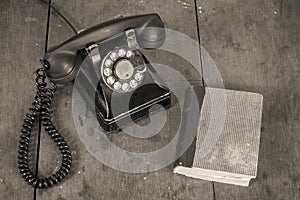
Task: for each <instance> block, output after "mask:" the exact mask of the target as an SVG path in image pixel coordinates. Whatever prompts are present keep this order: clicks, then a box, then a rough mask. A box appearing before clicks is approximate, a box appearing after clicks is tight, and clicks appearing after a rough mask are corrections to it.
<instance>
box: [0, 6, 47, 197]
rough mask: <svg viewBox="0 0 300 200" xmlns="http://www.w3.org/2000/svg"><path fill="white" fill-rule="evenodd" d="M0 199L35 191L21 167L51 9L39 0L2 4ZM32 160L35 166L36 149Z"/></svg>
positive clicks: (32, 154) (31, 152)
mask: <svg viewBox="0 0 300 200" xmlns="http://www.w3.org/2000/svg"><path fill="white" fill-rule="evenodd" d="M0 8H1V9H0V14H1V17H0V27H1V28H0V41H1V42H0V48H1V54H0V60H1V67H0V91H1V101H0V109H1V114H0V123H1V126H0V130H1V140H0V157H1V160H0V166H1V169H0V196H1V199H33V197H34V190H33V188H32V187H31V186H28V185H27V183H26V182H25V181H24V180H23V178H22V177H21V176H20V174H19V170H18V166H17V152H18V142H19V136H20V133H21V125H22V122H23V119H24V117H25V114H26V112H27V111H28V108H29V106H30V102H31V101H33V97H34V93H35V84H34V79H35V77H34V71H35V69H37V67H39V66H40V63H39V59H40V58H41V56H42V55H43V54H44V49H45V35H46V22H47V8H46V7H45V6H42V5H41V4H36V1H33V0H28V1H1V2H0ZM36 136H37V134H33V136H32V139H33V145H32V148H31V150H30V157H31V158H33V160H32V163H31V164H32V166H33V168H32V169H33V171H34V167H35V163H34V158H35V153H36V152H35V150H36V149H35V146H34V139H36V138H37V137H36Z"/></svg>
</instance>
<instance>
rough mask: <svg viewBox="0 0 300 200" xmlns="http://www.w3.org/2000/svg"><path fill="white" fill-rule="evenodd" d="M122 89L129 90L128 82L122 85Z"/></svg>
mask: <svg viewBox="0 0 300 200" xmlns="http://www.w3.org/2000/svg"><path fill="white" fill-rule="evenodd" d="M122 90H123V91H125V92H127V91H128V90H129V85H128V83H124V84H123V85H122Z"/></svg>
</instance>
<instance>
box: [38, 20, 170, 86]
mask: <svg viewBox="0 0 300 200" xmlns="http://www.w3.org/2000/svg"><path fill="white" fill-rule="evenodd" d="M128 29H135V30H136V39H137V41H138V43H139V46H140V48H143V49H153V48H158V47H160V46H161V45H162V44H163V43H164V40H165V31H164V24H163V22H162V20H161V18H160V17H159V15H158V14H146V15H138V16H130V17H124V18H117V19H114V20H112V21H108V22H105V23H102V24H99V25H96V26H94V27H91V28H89V29H86V30H84V31H82V32H80V33H79V34H77V35H75V36H73V37H72V38H70V39H68V40H67V41H65V42H63V43H62V44H60V45H58V46H55V47H52V48H50V49H49V50H48V51H47V52H46V54H45V55H44V60H45V62H47V63H48V64H49V66H50V67H49V69H48V70H47V71H46V73H47V76H48V77H49V79H50V80H51V81H53V82H55V83H64V82H68V81H71V80H73V79H74V78H75V77H76V74H77V71H78V69H77V68H76V67H75V66H76V62H77V61H78V53H77V52H78V51H79V50H81V49H85V48H86V47H87V45H88V44H93V43H94V44H97V43H100V42H102V41H104V40H106V39H108V38H110V37H112V36H114V35H116V34H118V33H121V32H124V31H126V30H128Z"/></svg>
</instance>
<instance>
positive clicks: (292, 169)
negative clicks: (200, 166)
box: [197, 0, 300, 200]
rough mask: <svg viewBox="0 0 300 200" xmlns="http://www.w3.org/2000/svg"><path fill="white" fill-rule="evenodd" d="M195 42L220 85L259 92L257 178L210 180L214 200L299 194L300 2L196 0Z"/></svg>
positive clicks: (266, 197)
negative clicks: (242, 182)
mask: <svg viewBox="0 0 300 200" xmlns="http://www.w3.org/2000/svg"><path fill="white" fill-rule="evenodd" d="M197 4H198V5H197V6H198V12H199V26H200V35H201V43H202V45H203V46H204V48H205V49H206V50H208V52H209V53H210V54H211V56H212V57H213V58H214V60H215V61H216V63H217V65H218V67H219V70H220V72H221V74H222V76H223V79H224V82H225V86H226V88H231V89H240V90H246V91H253V92H258V93H261V94H263V96H264V109H263V123H262V135H261V145H260V155H259V167H258V168H259V169H258V175H257V178H256V179H255V180H254V181H252V182H251V184H250V186H249V187H247V188H244V187H238V186H231V185H225V184H217V183H215V196H216V199H217V200H219V199H295V200H296V199H299V198H300V167H299V154H300V148H299V144H300V139H299V132H300V129H299V116H300V113H299V110H300V108H299V105H300V100H299V99H300V98H299V95H300V88H299V83H300V82H299V74H300V61H299V55H300V34H299V31H300V29H299V28H300V12H299V9H300V2H299V1H297V0H290V1H285V0H274V1H260V0H253V1H247V0H240V1H237V0H228V1H218V0H198V1H197Z"/></svg>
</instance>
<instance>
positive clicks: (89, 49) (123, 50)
mask: <svg viewBox="0 0 300 200" xmlns="http://www.w3.org/2000/svg"><path fill="white" fill-rule="evenodd" d="M165 34H166V33H165V31H164V24H163V22H162V21H161V18H160V17H159V15H157V14H146V15H138V16H131V17H122V18H117V19H114V20H112V21H108V22H105V23H103V24H99V25H96V26H94V27H91V28H89V29H86V30H84V31H82V32H80V33H78V34H77V35H75V36H74V37H72V38H70V39H68V40H66V41H65V42H63V43H62V44H60V45H58V46H54V47H52V48H50V49H49V50H48V51H47V52H46V53H45V55H44V58H43V59H42V61H41V62H42V64H43V68H40V69H38V70H37V71H36V85H37V94H36V96H35V101H34V102H33V104H32V108H30V109H29V113H28V114H27V115H26V119H25V120H24V123H23V129H22V134H21V140H20V143H19V154H18V158H19V161H18V163H19V170H20V173H21V174H22V176H23V177H24V179H25V180H26V181H27V182H28V183H29V184H30V185H32V186H33V187H35V188H47V187H50V186H53V185H55V184H57V183H59V182H60V181H61V180H62V179H63V178H64V177H65V176H67V174H68V173H69V171H70V169H71V161H72V158H71V152H70V149H69V146H68V145H67V143H66V141H65V140H64V138H63V137H62V136H61V135H60V133H59V132H58V130H57V129H56V128H55V126H54V124H53V123H52V120H51V116H50V106H51V101H52V98H53V96H54V92H55V89H56V83H65V82H69V81H73V80H74V79H75V78H76V81H75V84H74V86H75V87H76V88H77V89H78V91H79V92H80V94H81V96H82V97H83V98H84V100H85V101H86V102H87V105H88V106H89V107H90V108H91V109H94V110H95V114H96V116H97V119H98V121H99V124H100V126H101V127H102V128H103V129H104V130H105V131H106V132H107V133H110V132H114V131H118V130H120V129H121V128H122V126H123V125H126V124H128V122H129V121H131V120H133V121H136V120H138V119H140V118H142V117H144V116H147V115H148V114H149V108H150V107H151V106H152V105H154V104H160V105H162V106H163V107H165V108H168V107H169V106H170V101H171V92H170V91H169V89H168V88H167V87H165V86H164V85H165V84H164V83H163V81H162V80H161V79H160V77H159V76H158V74H157V73H156V71H155V70H154V68H153V67H152V66H151V64H150V63H149V62H148V60H147V59H146V57H145V56H144V55H143V54H142V52H141V51H139V50H138V49H155V48H159V47H160V46H161V45H162V44H163V43H164V40H165ZM95 69H96V71H97V72H96V73H95ZM99 77H100V78H99ZM78 80H79V81H78ZM113 93H114V94H116V95H114V101H115V102H116V103H117V104H118V109H117V110H116V109H114V111H113V109H112V104H111V98H112V95H113ZM124 98H130V101H129V106H128V105H126V104H124V103H122V102H123V101H122V100H123V99H124ZM36 118H39V119H40V122H41V124H42V125H43V126H44V127H45V130H46V131H47V132H48V134H49V135H50V137H51V138H52V139H53V140H54V141H55V143H56V144H57V146H58V148H59V150H60V151H61V155H62V164H61V167H60V169H59V170H58V171H57V172H55V173H54V174H52V175H50V176H49V177H47V178H38V177H37V175H35V174H34V173H33V172H32V171H31V170H30V169H29V162H28V149H29V142H30V135H31V130H32V127H33V124H34V121H35V119H36Z"/></svg>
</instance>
